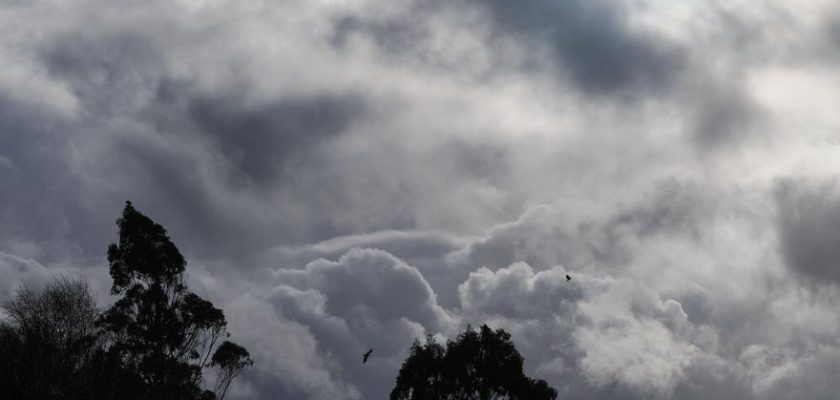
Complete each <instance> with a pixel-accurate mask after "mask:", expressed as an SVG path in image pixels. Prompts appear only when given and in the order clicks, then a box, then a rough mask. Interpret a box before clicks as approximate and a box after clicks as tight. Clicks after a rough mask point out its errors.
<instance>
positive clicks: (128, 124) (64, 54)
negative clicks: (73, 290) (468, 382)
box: [0, 0, 840, 400]
mask: <svg viewBox="0 0 840 400" xmlns="http://www.w3.org/2000/svg"><path fill="white" fill-rule="evenodd" d="M838 15H840V8H837V6H836V5H834V4H832V3H831V2H828V1H816V0H815V1H808V2H805V3H802V4H800V3H797V4H796V5H791V4H790V3H789V2H783V1H769V2H763V3H762V4H761V5H757V4H755V2H750V1H735V2H727V3H726V4H723V3H720V4H719V3H717V2H692V1H689V2H659V1H623V0H597V1H589V2H574V1H567V0H556V1H548V0H528V1H522V2H518V3H516V5H515V6H513V5H512V4H511V3H509V2H504V1H484V0H463V1H455V2H442V1H415V0H398V1H393V0H391V1H385V0H359V1H293V0H292V1H282V2H276V1H253V2H236V1H220V2H206V1H201V0H177V1H157V0H155V1H147V2H142V3H136V4H123V3H119V4H117V3H115V2H108V1H102V0H89V1H84V2H78V1H63V0H59V1H46V0H36V1H25V2H24V1H10V2H5V3H4V4H3V5H0V32H2V35H0V187H2V188H3V189H2V190H0V282H2V283H1V284H0V296H8V295H10V294H12V293H13V292H14V289H15V288H16V287H17V286H18V285H19V284H23V283H28V284H33V285H38V284H41V283H43V282H44V281H46V280H48V279H50V277H51V276H56V275H59V274H72V275H81V276H84V277H86V278H87V279H89V280H91V282H92V288H93V289H94V291H95V292H97V293H98V294H100V296H101V300H102V302H103V304H104V303H107V302H108V301H110V300H109V298H108V297H107V295H106V293H107V287H108V283H107V282H108V275H107V268H106V265H105V260H104V254H105V249H106V246H107V244H108V243H109V242H111V241H113V240H115V237H116V230H115V226H114V225H113V221H114V219H115V218H116V217H117V216H118V215H119V210H120V207H121V206H122V204H123V203H124V201H125V200H127V199H130V200H132V201H133V202H134V204H136V206H137V207H138V209H139V210H141V211H142V212H144V213H146V214H148V215H149V216H150V217H152V218H153V219H155V220H156V221H157V222H159V223H161V224H162V225H163V226H165V227H166V228H167V229H168V230H169V232H170V234H171V236H172V237H173V239H174V240H175V242H176V244H177V245H178V246H179V248H181V250H182V251H183V252H184V253H185V255H186V256H187V259H188V260H189V262H190V266H189V267H188V271H189V280H190V282H191V285H192V287H193V288H194V289H195V290H196V291H197V292H199V293H200V294H201V295H202V296H205V297H207V298H210V299H211V300H213V301H214V302H215V303H216V304H217V305H218V306H221V307H222V308H223V309H224V310H225V311H226V314H227V315H228V320H229V321H230V325H231V326H230V328H231V331H232V333H233V334H234V335H236V336H237V337H240V338H241V340H240V341H241V342H242V344H243V345H245V347H247V348H248V349H250V350H251V351H252V353H253V355H254V358H255V367H254V368H253V369H252V370H250V371H249V372H248V373H246V374H245V375H244V376H243V378H242V379H241V381H240V382H238V383H236V384H235V387H232V389H231V390H232V394H231V395H232V396H233V397H236V398H242V399H245V398H253V399H271V398H278V397H279V398H289V399H327V398H329V399H383V398H385V397H386V396H387V393H389V391H390V389H391V387H392V385H393V382H394V378H395V377H396V373H397V371H398V369H399V366H400V364H401V362H402V360H403V359H404V357H405V356H406V354H407V351H408V348H409V345H410V343H411V341H412V340H414V339H415V338H419V337H423V336H425V335H435V336H436V337H438V338H439V339H444V338H448V337H452V336H453V335H455V334H457V332H458V331H459V330H461V329H463V328H464V327H465V326H466V325H467V324H472V325H479V324H483V323H487V324H489V325H491V326H493V327H500V328H504V329H506V330H508V331H509V332H511V334H512V338H513V340H514V342H515V343H516V346H517V348H518V349H520V350H521V352H522V353H523V355H524V356H525V359H526V369H527V371H528V373H529V374H531V375H533V376H537V377H540V378H544V379H547V380H548V381H549V382H550V383H551V384H552V385H553V386H555V387H556V388H557V389H558V391H559V392H560V397H561V398H569V399H592V400H595V399H604V400H605V399H709V398H715V399H756V400H776V399H791V398H809V399H830V398H833V397H834V396H835V395H834V393H836V391H837V390H838V389H840V388H838V385H837V383H836V379H834V375H836V374H834V373H833V372H834V371H836V370H837V368H838V365H840V343H838V340H837V339H836V338H837V336H838V335H837V334H838V332H840V318H838V317H840V315H838V313H837V312H836V311H835V308H836V307H834V305H835V304H837V300H838V296H840V292H839V291H838V286H837V285H838V284H840V251H838V250H837V249H838V248H840V243H838V239H837V237H838V235H837V233H838V229H837V228H836V226H837V223H838V221H840V191H838V190H840V189H838V183H837V177H836V174H837V171H838V170H840V161H838V158H837V157H836V152H837V146H838V144H840V135H838V132H840V130H838V128H840V118H838V113H837V112H836V110H837V109H838V108H840V96H838V94H837V91H836V90H834V88H835V87H836V86H837V84H838V83H840V74H838V73H837V72H836V70H837V68H836V66H837V63H838V60H840V58H838V48H839V47H838V37H840V36H838V34H837V32H838V28H837V26H838V23H837V21H838V20H840V18H838ZM566 274H570V275H571V276H573V279H572V280H571V281H569V282H567V281H566V280H565V275H566ZM371 347H373V348H374V353H373V358H372V359H371V361H370V362H368V363H367V364H365V365H364V366H362V365H361V364H360V356H361V354H362V353H363V352H364V351H365V350H367V349H368V348H371Z"/></svg>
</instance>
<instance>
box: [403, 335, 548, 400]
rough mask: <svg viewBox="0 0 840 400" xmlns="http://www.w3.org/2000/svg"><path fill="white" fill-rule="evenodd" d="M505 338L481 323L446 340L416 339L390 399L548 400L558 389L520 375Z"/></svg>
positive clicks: (514, 353) (519, 359)
mask: <svg viewBox="0 0 840 400" xmlns="http://www.w3.org/2000/svg"><path fill="white" fill-rule="evenodd" d="M523 361H524V360H523V358H522V356H521V355H520V354H519V352H518V351H517V350H516V348H515V347H514V345H513V343H512V342H511V341H510V334H508V333H507V332H505V331H503V330H501V329H498V330H496V331H493V330H491V329H490V328H489V327H487V325H482V326H481V329H480V330H479V331H478V332H476V331H474V330H472V328H470V327H467V329H466V330H465V331H464V332H462V333H461V334H460V335H458V338H457V339H456V340H454V341H448V342H447V343H446V347H445V348H444V347H443V346H442V345H441V344H439V343H437V342H436V341H435V340H434V338H432V337H431V336H429V337H427V339H426V343H425V344H421V343H420V342H419V341H415V342H414V344H412V346H411V350H410V354H409V356H408V358H406V360H405V361H404V362H403V365H402V368H400V373H399V375H398V376H397V383H396V386H395V387H394V389H393V390H392V391H391V397H390V398H391V400H497V399H511V400H513V399H516V400H526V399H527V400H544V399H545V400H553V399H556V398H557V391H555V390H554V389H553V388H551V387H550V386H549V385H548V384H547V383H546V382H545V381H543V380H536V379H532V378H529V377H527V376H525V374H524V373H523V372H522V366H523Z"/></svg>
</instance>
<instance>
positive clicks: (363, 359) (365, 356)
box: [362, 349, 373, 364]
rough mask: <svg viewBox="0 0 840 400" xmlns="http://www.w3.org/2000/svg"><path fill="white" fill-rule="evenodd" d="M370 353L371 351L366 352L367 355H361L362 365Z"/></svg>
mask: <svg viewBox="0 0 840 400" xmlns="http://www.w3.org/2000/svg"><path fill="white" fill-rule="evenodd" d="M370 353H373V349H370V350H368V351H367V353H365V354H363V355H362V364H364V363H366V362H367V359H368V357H370Z"/></svg>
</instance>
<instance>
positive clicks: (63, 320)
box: [0, 278, 101, 400]
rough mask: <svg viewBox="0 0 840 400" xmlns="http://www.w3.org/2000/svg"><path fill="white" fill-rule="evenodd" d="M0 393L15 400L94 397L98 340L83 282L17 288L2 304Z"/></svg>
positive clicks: (94, 312) (94, 311) (94, 315)
mask: <svg viewBox="0 0 840 400" xmlns="http://www.w3.org/2000/svg"><path fill="white" fill-rule="evenodd" d="M2 309H3V311H4V313H5V314H6V315H7V319H6V321H4V322H0V371H2V373H0V393H3V396H4V397H8V398H15V399H80V400H81V399H89V398H95V397H97V390H98V389H97V387H98V386H97V385H96V384H95V382H96V381H97V374H98V372H99V370H98V369H97V368H96V367H95V363H94V360H96V359H98V357H99V356H100V354H99V348H100V344H101V341H100V339H99V335H98V332H97V329H96V318H97V315H98V311H97V309H96V303H95V301H94V299H93V296H91V295H90V292H89V291H88V288H87V284H85V283H84V282H82V281H74V280H70V279H67V278H59V279H56V280H54V281H53V282H51V283H49V284H48V285H47V286H46V287H45V288H44V289H43V290H41V291H36V290H34V289H33V288H31V287H28V286H23V287H21V288H20V289H19V290H18V292H17V294H16V295H15V296H14V297H13V298H12V299H11V300H9V301H7V302H6V303H4V304H3V306H2Z"/></svg>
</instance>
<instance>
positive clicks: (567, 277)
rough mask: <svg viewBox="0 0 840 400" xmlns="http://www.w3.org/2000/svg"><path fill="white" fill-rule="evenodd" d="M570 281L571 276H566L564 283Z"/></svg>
mask: <svg viewBox="0 0 840 400" xmlns="http://www.w3.org/2000/svg"><path fill="white" fill-rule="evenodd" d="M570 280H572V277H571V276H569V274H566V282H568V281H570Z"/></svg>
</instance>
